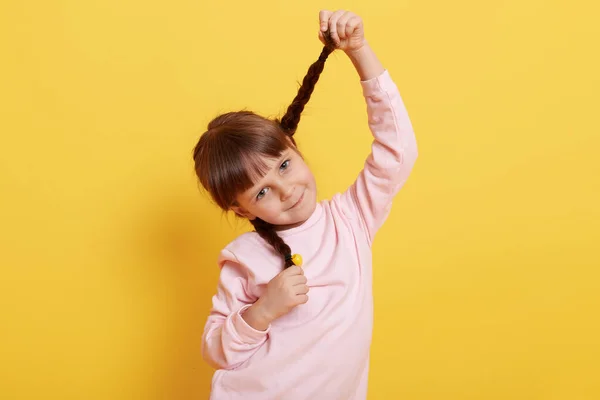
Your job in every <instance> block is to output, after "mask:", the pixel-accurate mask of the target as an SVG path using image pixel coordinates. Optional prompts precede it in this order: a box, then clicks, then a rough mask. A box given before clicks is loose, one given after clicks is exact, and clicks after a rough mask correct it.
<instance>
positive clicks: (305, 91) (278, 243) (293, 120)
mask: <svg viewBox="0 0 600 400" xmlns="http://www.w3.org/2000/svg"><path fill="white" fill-rule="evenodd" d="M323 37H324V39H325V43H326V45H325V46H324V47H323V50H322V51H321V54H320V55H319V58H318V60H317V61H315V62H314V63H313V64H312V65H311V66H310V67H309V68H308V72H307V73H306V76H305V77H304V79H303V81H302V85H301V86H300V89H298V94H297V95H296V97H295V98H294V100H293V101H292V104H290V106H289V107H288V109H287V111H286V113H285V115H284V116H283V117H282V118H281V120H276V122H278V123H279V125H280V126H281V129H282V130H283V131H284V132H285V134H286V135H288V136H289V137H290V138H291V139H292V142H294V144H295V140H294V139H293V137H292V136H293V135H294V133H296V129H297V128H298V123H299V122H300V116H301V115H302V111H303V110H304V106H305V105H306V103H308V100H310V96H311V95H312V93H313V90H314V89H315V85H316V84H317V82H318V80H319V76H320V75H321V72H323V69H324V68H325V61H327V57H329V55H330V54H331V53H332V52H333V51H334V50H335V43H334V41H333V39H332V38H331V35H330V33H329V31H327V32H325V33H324V35H323ZM250 222H251V223H252V225H253V226H254V228H255V230H256V232H257V233H258V234H259V235H260V236H261V237H262V238H263V239H264V240H266V241H267V243H269V244H270V245H271V246H273V248H274V249H275V250H276V251H277V253H279V254H280V255H281V257H282V258H283V260H284V268H288V267H291V266H292V265H294V262H293V261H292V252H291V249H290V246H288V245H287V244H286V243H285V242H284V241H283V239H282V238H281V237H280V236H279V235H278V234H277V231H276V230H275V226H274V225H272V224H269V223H268V222H265V221H263V220H261V219H259V218H256V219H254V220H251V221H250Z"/></svg>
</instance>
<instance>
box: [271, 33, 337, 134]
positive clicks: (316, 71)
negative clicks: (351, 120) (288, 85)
mask: <svg viewBox="0 0 600 400" xmlns="http://www.w3.org/2000/svg"><path fill="white" fill-rule="evenodd" d="M323 37H324V38H325V43H327V44H326V45H325V46H324V47H323V50H322V51H321V55H320V56H319V59H318V60H317V61H315V62H314V63H313V64H312V65H311V66H310V67H309V68H308V72H307V73H306V76H305V77H304V80H303V81H302V86H300V89H298V94H297V95H296V97H295V98H294V100H293V101H292V104H290V106H289V107H288V109H287V111H286V113H285V115H284V116H283V118H281V121H279V125H280V126H281V128H282V129H283V131H284V132H285V133H286V134H287V135H288V136H293V135H294V133H296V129H297V128H298V123H299V122H300V115H301V114H302V111H303V110H304V106H305V105H306V103H308V100H310V96H311V95H312V92H313V90H314V89H315V85H316V84H317V82H318V80H319V76H320V75H321V72H323V68H325V61H326V60H327V57H329V54H331V53H332V52H333V50H335V44H334V42H333V39H332V38H331V36H330V33H329V31H327V32H325V33H324V35H323Z"/></svg>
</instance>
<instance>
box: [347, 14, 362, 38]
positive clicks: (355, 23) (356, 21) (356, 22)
mask: <svg viewBox="0 0 600 400" xmlns="http://www.w3.org/2000/svg"><path fill="white" fill-rule="evenodd" d="M360 24H362V19H361V18H360V17H359V16H358V15H356V14H353V15H352V16H351V17H350V19H349V20H348V21H347V22H346V27H345V30H346V37H347V38H349V37H350V36H352V33H354V31H355V30H356V28H358V27H359V26H360Z"/></svg>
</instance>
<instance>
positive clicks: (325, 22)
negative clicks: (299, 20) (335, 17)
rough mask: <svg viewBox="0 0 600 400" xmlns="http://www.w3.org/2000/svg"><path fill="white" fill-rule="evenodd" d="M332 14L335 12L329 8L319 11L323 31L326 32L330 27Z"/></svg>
mask: <svg viewBox="0 0 600 400" xmlns="http://www.w3.org/2000/svg"><path fill="white" fill-rule="evenodd" d="M331 14H333V13H332V12H331V11H329V10H321V11H320V12H319V23H320V25H321V32H325V31H326V30H327V28H328V27H329V18H330V17H331Z"/></svg>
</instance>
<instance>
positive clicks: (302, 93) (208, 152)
mask: <svg viewBox="0 0 600 400" xmlns="http://www.w3.org/2000/svg"><path fill="white" fill-rule="evenodd" d="M324 37H325V42H326V45H325V46H324V47H323V50H322V51H321V55H320V56H319V58H318V60H317V61H315V62H314V63H313V64H312V65H311V66H310V67H309V68H308V72H307V73H306V76H305V77H304V79H303V81H302V85H301V86H300V88H299V89H298V94H297V95H296V97H295V98H294V100H293V101H292V104H290V105H289V107H288V108H287V111H286V113H285V114H284V116H283V117H282V118H281V119H274V120H271V119H268V118H265V117H262V116H260V115H257V114H255V113H254V112H251V111H237V112H229V113H225V114H222V115H219V116H218V117H216V118H215V119H213V120H212V121H211V122H210V123H209V124H208V130H207V131H206V132H205V133H204V134H202V136H201V137H200V140H199V141H198V144H197V145H196V147H195V148H194V153H193V157H194V163H195V170H196V175H197V176H198V179H199V180H200V183H201V184H202V186H203V187H204V189H206V190H207V191H208V192H209V193H210V195H211V197H212V198H213V200H214V201H215V202H216V203H217V205H218V206H219V207H221V208H222V209H223V210H225V211H227V210H229V209H230V208H231V206H233V205H235V204H236V197H237V196H238V195H239V194H240V193H243V192H244V191H246V190H248V189H249V188H251V187H252V186H253V185H254V182H256V180H257V179H260V178H261V177H263V176H264V175H265V174H266V173H267V166H266V165H265V163H264V162H263V161H262V160H264V158H269V159H276V158H278V157H280V156H281V154H282V153H283V152H284V151H285V150H286V149H287V148H289V147H290V143H289V142H290V140H291V142H292V143H293V144H294V146H295V144H296V142H295V140H294V138H293V135H294V133H296V129H297V128H298V123H299V122H300V116H301V114H302V111H303V110H304V106H305V105H306V103H307V102H308V100H309V99H310V96H311V94H312V92H313V90H314V88H315V85H316V83H317V81H318V80H319V76H320V75H321V72H322V71H323V68H324V67H325V61H326V60H327V57H328V56H329V54H331V52H332V51H333V50H334V49H335V44H334V43H333V40H332V39H331V36H329V32H326V33H325V34H324ZM250 222H251V223H252V225H254V229H255V230H256V232H257V233H258V234H259V235H260V236H261V237H262V238H263V239H264V240H265V241H267V243H269V244H270V245H271V246H273V248H274V249H275V251H277V253H279V254H280V255H281V257H282V260H283V262H284V267H285V268H287V267H290V266H292V265H294V264H293V262H292V260H291V259H290V256H291V253H292V252H291V249H290V247H289V246H288V245H287V244H286V243H285V242H284V241H283V239H282V238H281V237H280V236H279V235H278V234H277V232H276V230H275V227H274V226H273V225H272V224H270V223H268V222H265V221H263V220H261V219H260V218H255V219H254V220H251V221H250Z"/></svg>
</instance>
